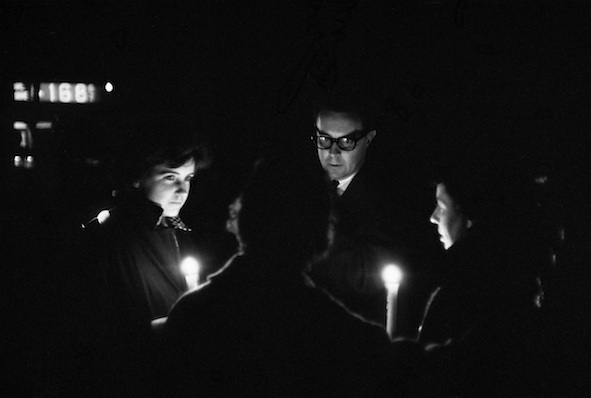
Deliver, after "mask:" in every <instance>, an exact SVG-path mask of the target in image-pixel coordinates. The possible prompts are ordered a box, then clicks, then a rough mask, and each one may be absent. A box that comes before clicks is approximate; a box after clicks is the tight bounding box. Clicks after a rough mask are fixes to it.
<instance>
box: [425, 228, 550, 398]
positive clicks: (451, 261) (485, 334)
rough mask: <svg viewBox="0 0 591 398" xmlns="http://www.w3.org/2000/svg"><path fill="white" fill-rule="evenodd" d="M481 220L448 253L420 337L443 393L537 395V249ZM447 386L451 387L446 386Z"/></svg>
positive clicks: (539, 292) (538, 302)
mask: <svg viewBox="0 0 591 398" xmlns="http://www.w3.org/2000/svg"><path fill="white" fill-rule="evenodd" d="M509 236H510V235H509V234H506V233H503V232H502V230H499V229H495V230H492V229H488V230H487V229H486V228H484V226H483V225H479V224H478V223H477V224H476V225H475V226H474V227H472V228H471V229H470V230H469V232H468V235H467V236H466V237H464V238H462V239H461V240H459V241H458V242H456V243H455V244H454V245H453V246H452V247H451V248H450V249H449V250H448V252H447V253H446V254H447V262H446V263H445V264H444V265H442V266H443V267H444V268H445V269H444V273H445V277H444V280H443V282H442V283H441V285H440V287H439V288H438V289H437V290H436V291H435V293H434V294H433V296H432V298H431V301H430V303H429V304H428V307H427V310H426V313H425V317H424V320H423V324H422V326H421V329H420V334H419V341H420V342H422V343H423V344H425V345H428V344H432V343H435V344H440V345H442V344H446V345H444V346H439V347H437V348H434V349H433V350H432V352H431V355H430V359H429V361H428V362H427V366H428V367H429V366H430V367H431V368H430V369H429V370H427V373H428V374H431V375H433V377H434V379H437V378H439V380H437V381H436V383H440V384H441V385H442V386H444V387H438V390H439V391H440V392H441V396H447V395H450V396H530V394H531V395H532V396H533V395H535V394H534V393H533V392H532V391H535V390H532V388H534V387H535V386H534V385H532V383H535V382H537V381H539V380H537V379H536V377H537V375H536V371H537V369H536V365H538V364H536V360H535V358H536V355H537V353H538V349H539V347H538V346H537V342H538V341H539V338H540V336H539V323H538V322H539V319H538V318H539V315H540V299H541V290H540V283H539V279H538V278H537V276H536V273H535V272H534V268H533V267H532V266H531V264H529V261H530V260H529V258H530V257H531V256H532V255H533V253H530V252H528V250H524V249H525V247H524V246H522V245H521V244H520V243H519V240H518V239H511V238H510V237H509ZM443 391H446V393H444V392H443Z"/></svg>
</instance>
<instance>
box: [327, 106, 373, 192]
mask: <svg viewBox="0 0 591 398" xmlns="http://www.w3.org/2000/svg"><path fill="white" fill-rule="evenodd" d="M316 128H317V129H318V131H319V132H320V133H316V134H317V135H318V134H320V135H327V136H329V137H332V138H339V137H343V136H345V135H348V134H350V133H352V132H353V131H356V130H362V129H363V125H362V124H361V123H360V122H358V121H355V120H353V119H351V118H350V117H349V116H348V115H347V114H346V113H338V112H331V113H327V114H324V115H322V116H320V117H318V119H317V120H316ZM375 135H376V132H375V130H374V131H372V132H370V133H369V134H367V135H366V136H365V137H363V138H362V139H360V140H359V141H357V144H356V145H355V149H353V150H352V151H343V150H342V149H340V148H339V147H338V145H337V144H336V143H333V144H332V146H331V147H330V148H329V149H318V159H319V160H320V164H321V165H322V168H324V170H326V173H327V174H328V176H329V177H330V179H331V180H339V179H343V178H346V177H349V176H350V175H352V174H354V173H356V172H357V171H359V169H360V168H361V165H362V164H363V161H364V160H365V154H366V152H367V147H368V145H369V142H370V141H371V140H372V139H373V137H375Z"/></svg>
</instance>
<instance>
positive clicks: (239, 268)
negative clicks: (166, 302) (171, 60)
mask: <svg viewBox="0 0 591 398" xmlns="http://www.w3.org/2000/svg"><path fill="white" fill-rule="evenodd" d="M328 184H329V182H328V180H327V179H326V178H325V175H324V174H323V173H322V170H320V169H319V168H314V167H310V165H308V164H304V162H302V161H301V159H297V158H292V157H290V156H283V157H282V158H281V159H274V158H267V159H265V160H262V161H260V162H259V163H258V164H257V165H256V167H255V170H254V172H253V175H252V176H251V178H250V180H249V181H248V183H247V184H246V186H245V188H244V189H243V191H242V193H241V195H240V196H239V197H238V199H237V200H236V201H235V202H234V204H233V205H232V208H231V212H230V217H231V218H230V220H229V222H228V226H229V227H230V229H231V230H233V231H234V233H235V234H236V236H237V239H238V241H239V242H240V250H239V251H238V253H237V254H236V255H235V256H234V257H233V258H232V259H231V260H230V261H229V262H228V263H227V264H226V266H225V267H224V268H222V269H221V270H220V271H219V272H218V273H216V274H214V275H212V276H210V278H209V280H208V282H207V283H205V284H203V285H202V286H200V287H199V288H198V289H197V290H195V291H192V292H190V293H188V294H186V295H184V296H183V297H182V298H181V299H180V300H179V301H178V302H177V303H176V304H175V306H174V307H173V308H172V310H171V312H170V314H169V315H168V320H167V322H166V324H165V326H164V332H163V334H164V338H165V346H166V347H167V355H166V357H167V358H168V360H167V361H166V365H165V366H163V368H164V369H166V370H167V373H168V375H167V376H168V377H167V381H166V382H165V383H164V384H163V385H164V388H165V391H166V393H167V394H172V395H180V396H191V394H197V393H200V394H204V395H207V396H212V395H213V396H236V395H241V396H319V395H323V396H328V395H330V396H350V395H357V396H381V395H382V394H384V393H385V392H388V393H391V392H390V391H389V389H388V387H387V386H390V385H391V384H392V383H393V380H394V379H395V377H394V376H393V375H394V373H395V372H393V371H392V369H391V367H392V361H391V360H390V355H391V353H390V351H391V344H390V341H389V338H388V336H387V334H386V332H385V331H384V329H383V328H381V327H378V326H377V325H374V324H371V323H367V322H365V321H364V320H363V319H362V318H360V317H358V316H356V315H353V314H352V313H350V312H349V311H348V310H347V309H346V308H345V307H344V306H343V305H342V304H340V303H339V302H338V301H336V300H335V299H333V298H332V297H331V296H330V295H328V294H327V293H325V292H324V291H322V290H320V289H318V288H316V287H315V286H314V284H313V283H312V281H311V280H310V279H309V278H308V277H307V276H306V273H305V271H306V269H307V268H308V266H309V265H310V264H311V263H313V262H314V261H318V260H319V259H321V258H322V257H324V256H325V255H326V251H327V250H328V249H329V248H330V245H331V241H332V233H331V232H332V228H331V199H330V197H329V194H328V190H327V187H328Z"/></svg>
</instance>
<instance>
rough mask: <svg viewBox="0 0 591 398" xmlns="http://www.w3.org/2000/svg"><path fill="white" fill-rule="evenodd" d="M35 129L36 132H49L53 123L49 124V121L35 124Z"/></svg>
mask: <svg viewBox="0 0 591 398" xmlns="http://www.w3.org/2000/svg"><path fill="white" fill-rule="evenodd" d="M35 127H36V128H37V130H50V129H51V128H52V127H53V122H51V121H42V122H37V124H36V125H35Z"/></svg>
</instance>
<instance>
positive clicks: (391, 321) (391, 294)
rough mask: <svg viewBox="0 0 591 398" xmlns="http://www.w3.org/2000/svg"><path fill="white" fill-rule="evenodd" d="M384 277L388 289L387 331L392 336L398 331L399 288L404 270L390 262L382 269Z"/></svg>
mask: <svg viewBox="0 0 591 398" xmlns="http://www.w3.org/2000/svg"><path fill="white" fill-rule="evenodd" d="M382 279H383V280H384V284H385V285H386V289H387V290H388V300H387V306H386V308H387V316H386V331H387V332H388V335H389V336H390V338H393V337H394V333H395V331H396V317H397V311H398V288H399V287H400V281H401V280H402V271H400V268H398V267H397V266H395V265H392V264H389V265H386V266H385V267H384V269H383V270H382Z"/></svg>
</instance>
